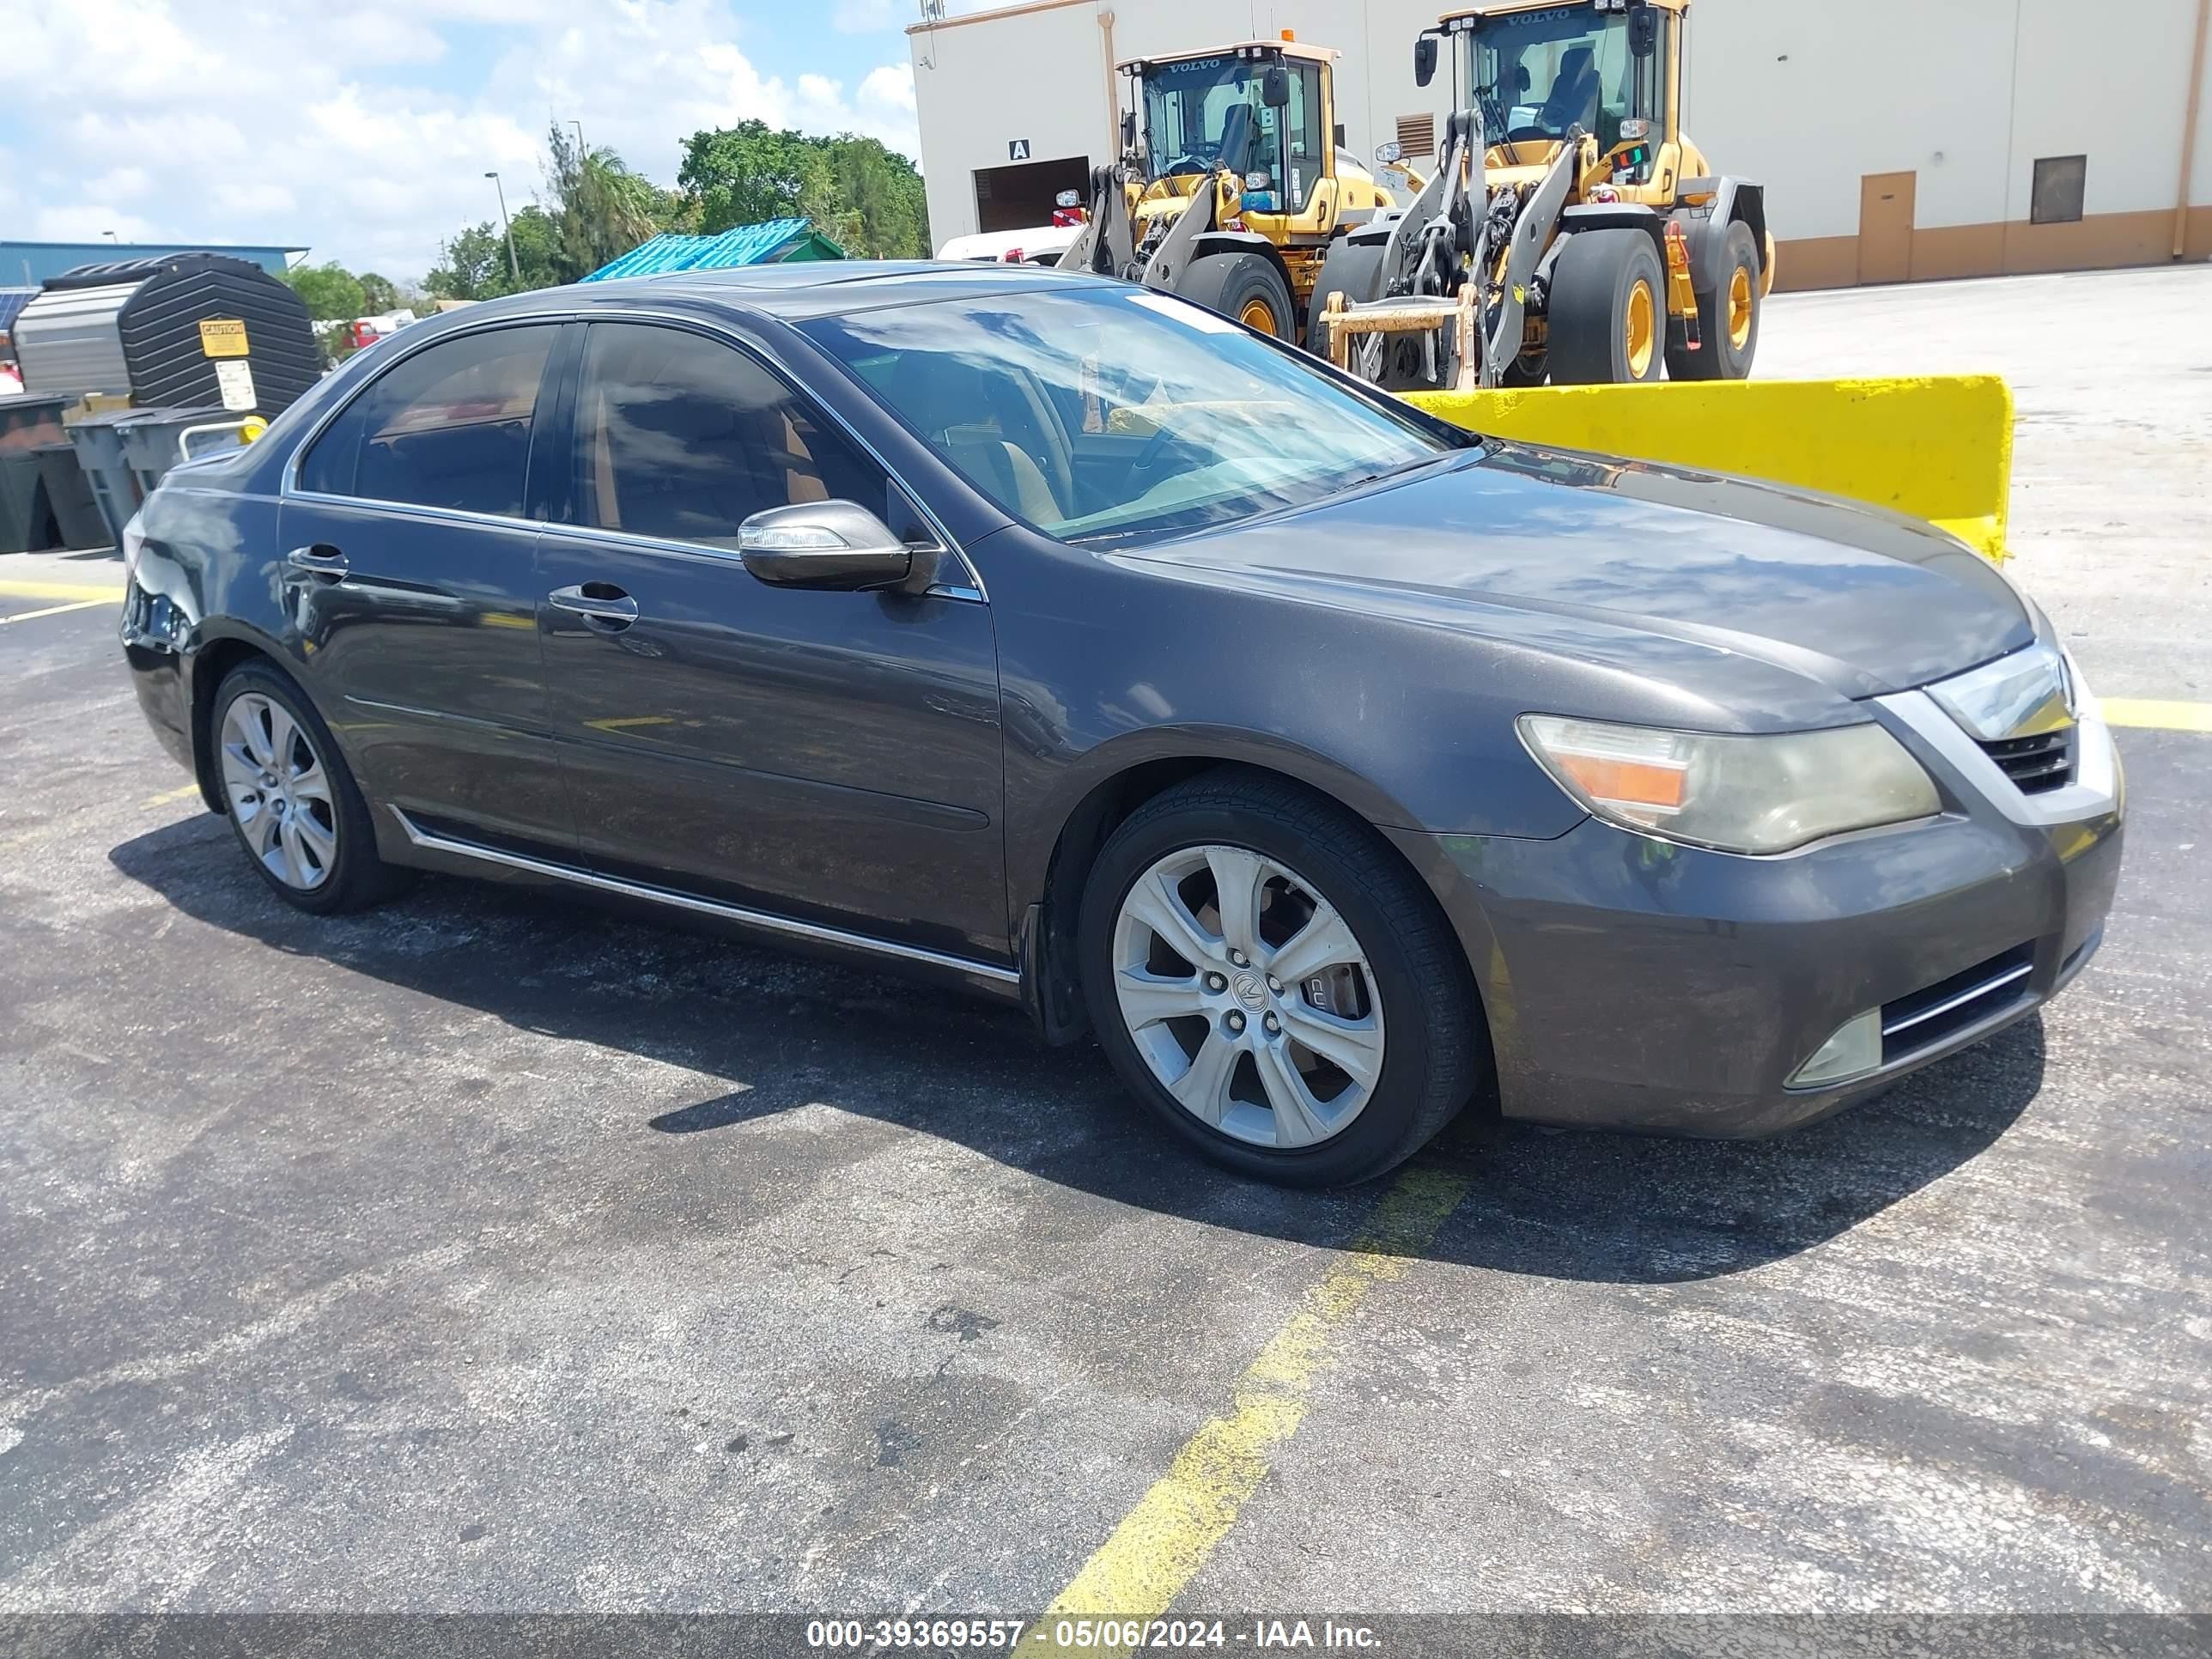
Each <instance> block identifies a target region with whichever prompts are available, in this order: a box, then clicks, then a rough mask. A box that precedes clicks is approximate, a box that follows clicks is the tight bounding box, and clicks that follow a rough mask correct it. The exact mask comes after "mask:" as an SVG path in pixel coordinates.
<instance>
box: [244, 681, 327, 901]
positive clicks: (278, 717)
mask: <svg viewBox="0 0 2212 1659" xmlns="http://www.w3.org/2000/svg"><path fill="white" fill-rule="evenodd" d="M222 787H223V793H224V794H225V795H226V796H227V797H228V799H229V802H230V815H231V817H232V819H233V821H234V822H235V823H237V825H238V829H239V834H240V836H243V837H244V838H245V841H246V849H247V851H249V852H251V853H252V854H253V856H254V857H255V858H257V859H258V860H261V865H262V867H263V868H264V869H265V870H267V871H268V872H269V873H270V875H272V876H274V877H275V878H276V879H277V880H278V881H280V882H282V883H283V884H284V885H285V886H287V887H289V888H291V889H293V890H295V891H297V892H302V893H309V892H313V890H315V889H316V888H318V887H320V886H321V885H322V884H324V883H325V881H327V880H329V879H330V875H331V870H332V868H333V867H334V866H336V865H337V856H338V814H337V802H336V800H335V799H332V796H331V781H330V775H329V773H328V772H327V771H325V769H324V766H323V758H322V757H321V756H320V755H319V754H317V753H316V752H315V745H314V741H313V738H310V737H309V736H308V735H307V729H306V728H305V727H304V726H301V724H300V722H299V721H298V720H295V719H294V718H293V717H292V715H291V714H290V712H289V710H287V709H286V708H284V706H283V704H282V703H280V702H276V699H274V698H273V697H268V696H263V695H262V694H261V693H260V692H258V691H248V692H246V693H245V694H244V695H242V696H239V697H236V698H234V699H233V701H232V702H231V705H230V707H229V708H227V709H226V710H224V711H223V716H222Z"/></svg>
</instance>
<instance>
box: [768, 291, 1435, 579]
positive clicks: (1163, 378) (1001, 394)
mask: <svg viewBox="0 0 2212 1659" xmlns="http://www.w3.org/2000/svg"><path fill="white" fill-rule="evenodd" d="M799 326H800V328H801V329H802V331H804V332H805V334H806V336H807V337H809V338H810V339H811V340H813V341H814V342H815V343H817V344H818V345H820V346H821V347H822V348H823V349H824V350H826V351H828V352H829V354H830V355H831V356H834V357H836V358H837V359H838V360H839V361H840V362H842V363H843V364H844V365H845V366H846V367H847V368H849V369H850V370H851V371H852V372H853V373H854V375H855V376H857V377H858V378H859V379H860V381H861V382H862V383H863V384H864V385H866V386H867V387H868V388H869V389H870V390H871V391H872V392H874V394H875V395H876V397H877V398H878V401H880V402H881V403H883V404H884V405H885V406H886V407H887V408H889V409H890V411H891V412H892V413H893V414H894V415H896V416H897V417H898V418H899V419H900V420H901V421H902V422H904V423H905V424H906V425H907V426H908V427H909V428H912V429H913V430H914V432H915V434H916V435H918V436H920V437H921V439H922V441H924V442H926V443H927V444H929V445H930V446H931V447H933V448H934V449H935V450H936V451H937V452H938V453H939V454H940V455H941V456H943V457H944V458H945V461H946V462H947V463H948V464H950V465H951V466H952V468H953V469H954V470H955V471H957V472H958V473H959V474H960V475H961V476H962V477H964V478H966V479H967V480H968V482H969V483H971V484H973V485H974V486H975V488H976V489H979V490H981V492H982V493H983V494H984V495H987V496H989V497H990V498H991V500H993V501H995V502H997V503H998V505H999V506H1000V507H1003V508H1004V509H1005V510H1006V512H1007V513H1012V515H1013V516H1014V517H1016V518H1018V519H1022V520H1026V521H1027V522H1028V523H1030V524H1031V525H1034V526H1036V528H1038V529H1039V530H1042V531H1043V532H1046V533H1047V534H1048V535H1052V536H1057V537H1060V538H1062V539H1063V540H1067V541H1079V542H1082V541H1102V540H1114V541H1120V540H1127V539H1131V538H1137V537H1141V536H1149V535H1157V534H1162V533H1170V532H1178V531H1182V530H1188V529H1194V528H1196V527H1199V526H1205V525H1212V524H1221V523H1225V522H1228V521H1231V520H1237V519H1243V518H1249V517H1250V516H1252V515H1253V514H1255V513H1266V512H1271V511H1273V510H1276V509H1279V508H1282V507H1299V506H1303V505H1304V504H1305V503H1307V502H1310V501H1319V500H1321V499H1322V497H1323V496H1326V495H1334V494H1336V493H1337V492H1339V491H1340V490H1343V489H1348V488H1350V487H1351V486H1352V485H1353V484H1355V483H1361V482H1364V480H1366V479H1369V478H1372V477H1376V476H1377V475H1379V474H1383V473H1387V472H1392V471H1398V470H1400V469H1402V468H1406V467H1409V466H1413V465H1418V464H1419V463H1420V462H1423V461H1426V460H1431V459H1435V458H1437V456H1440V455H1443V454H1449V453H1453V452H1455V450H1456V449H1458V448H1461V447H1463V446H1462V445H1461V444H1459V443H1457V442H1455V440H1453V439H1452V438H1450V437H1449V436H1446V435H1443V434H1441V433H1436V432H1432V431H1431V429H1430V428H1427V427H1426V426H1425V425H1424V424H1421V423H1419V422H1417V420H1416V418H1415V417H1413V416H1409V415H1408V416H1401V415H1398V414H1395V413H1394V412H1392V411H1390V410H1388V409H1386V408H1383V407H1382V406H1380V405H1378V404H1373V403H1370V402H1368V401H1367V400H1366V399H1365V398H1362V397H1360V396H1359V395H1358V394H1357V393H1356V392H1351V391H1349V390H1347V389H1346V388H1345V387H1344V386H1340V384H1338V383H1337V382H1336V381H1334V380H1331V379H1329V378H1328V376H1327V375H1325V374H1323V373H1322V371H1321V370H1320V369H1319V368H1318V367H1316V366H1312V365H1310V364H1309V363H1308V362H1306V361H1305V360H1304V359H1302V358H1301V357H1300V356H1298V355H1297V353H1295V352H1291V351H1288V350H1285V349H1281V348H1279V347H1277V346H1274V345H1272V344H1269V343H1267V342H1265V341H1262V340H1261V339H1259V338H1258V337H1255V336H1254V335H1251V334H1249V333H1247V332H1246V331H1244V330H1243V329H1241V328H1239V327H1238V326H1237V325H1236V324H1234V323H1231V322H1229V321H1228V320H1226V319H1224V318H1221V317H1218V316H1216V315H1214V313H1212V312H1210V311H1204V310H1201V309H1200V308H1199V307H1196V306H1193V305H1190V304H1188V303H1187V302H1186V301H1182V300H1177V299H1174V298H1172V297H1170V296H1169V295H1163V294H1153V293H1149V292H1146V291H1144V290H1141V289H1127V288H1119V287H1115V288H1109V287H1105V286H1103V285H1102V286H1099V287H1096V288H1091V287H1085V288H1079V289H1044V290H1042V291H1038V292H1033V293H1016V294H1005V295H988V296H979V297H976V298H974V299H965V300H945V301H936V302H934V303H931V304H925V305H916V306H905V307H887V308H885V309H884V310H880V311H867V312H860V313H855V314H854V315H850V316H844V317H825V318H821V319H817V320H814V321H811V322H807V323H804V324H801V325H799Z"/></svg>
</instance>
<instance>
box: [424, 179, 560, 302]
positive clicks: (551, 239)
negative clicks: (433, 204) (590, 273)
mask: <svg viewBox="0 0 2212 1659" xmlns="http://www.w3.org/2000/svg"><path fill="white" fill-rule="evenodd" d="M512 223H513V230H514V254H515V260H516V262H517V263H519V264H520V266H521V271H522V274H521V276H520V280H517V278H516V276H515V275H514V273H513V270H511V269H510V267H509V264H508V260H507V235H506V233H505V232H504V231H502V230H501V228H500V226H499V224H498V222H496V221H495V220H490V219H486V220H483V222H480V223H477V224H473V225H471V226H470V227H469V228H467V229H465V230H464V231H462V232H461V233H460V234H459V235H457V236H455V237H453V238H452V239H451V240H448V241H447V242H446V243H445V244H444V246H442V247H441V248H440V249H439V260H438V263H437V264H436V265H435V266H433V267H432V268H431V271H430V274H429V276H427V277H425V278H424V279H423V284H422V285H423V287H424V289H427V290H428V295H429V297H430V298H432V299H435V300H492V299H496V298H498V297H499V296H500V295H502V294H518V293H520V292H522V291H523V290H524V289H535V288H552V287H554V286H556V284H558V283H565V282H568V281H569V280H571V279H570V276H569V274H568V264H567V261H566V260H565V259H564V258H562V253H561V239H560V233H559V231H558V229H557V228H556V227H555V225H554V222H553V221H552V219H551V217H550V216H549V215H548V214H547V213H546V211H545V210H544V208H541V207H539V206H538V204H536V203H534V202H533V203H532V204H530V205H529V206H528V207H526V208H524V209H523V210H522V211H521V212H520V213H518V214H516V215H515V216H514V217H513V221H512Z"/></svg>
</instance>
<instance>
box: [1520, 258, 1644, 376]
mask: <svg viewBox="0 0 2212 1659" xmlns="http://www.w3.org/2000/svg"><path fill="white" fill-rule="evenodd" d="M1666 295H1667V279H1666V275H1665V273H1664V272H1663V271H1662V270H1660V268H1659V253H1658V250H1657V249H1656V248H1655V247H1653V246H1652V245H1651V239H1650V237H1649V236H1647V235H1645V234H1644V233H1643V232H1642V231H1640V230H1620V229H1615V230H1585V231H1582V232H1579V233H1578V234H1575V235H1573V236H1570V237H1569V238H1568V239H1567V245H1566V246H1565V247H1563V248H1561V249H1560V250H1559V263H1558V264H1556V265H1555V266H1553V270H1552V300H1551V330H1550V338H1549V342H1548V347H1549V349H1548V350H1547V354H1546V356H1547V362H1548V366H1549V368H1550V369H1551V371H1552V384H1553V385H1554V386H1605V385H1609V384H1610V385H1622V384H1627V383H1632V382H1635V381H1638V380H1657V379H1658V378H1659V371H1660V368H1661V367H1662V364H1663V363H1664V362H1665V356H1666V345H1667V299H1666Z"/></svg>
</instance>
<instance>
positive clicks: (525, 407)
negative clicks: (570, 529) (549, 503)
mask: <svg viewBox="0 0 2212 1659" xmlns="http://www.w3.org/2000/svg"><path fill="white" fill-rule="evenodd" d="M555 333H556V330H555V329H553V328H550V327H544V328H501V329H493V330H489V331H486V332H484V333H482V334H468V335H464V336H462V337H460V338H459V339H455V340H447V341H445V342H443V343H441V344H438V345H434V346H431V347H429V348H428V349H427V350H423V351H419V352H417V353H416V354H415V355H414V356H411V357H410V358H408V359H407V360H406V361H405V362H403V363H401V364H399V365H398V367H397V368H393V369H392V370H390V371H389V372H388V373H386V374H382V375H380V376H379V377H378V378H377V379H376V380H374V382H373V383H371V385H370V386H369V387H368V390H367V391H366V392H362V394H361V395H360V396H359V397H358V398H355V399H354V400H353V402H352V403H351V404H349V405H347V408H346V410H345V413H344V414H343V415H341V416H338V418H337V420H336V421H334V422H331V426H330V428H328V430H326V431H325V433H324V434H323V435H322V436H321V437H319V438H318V439H317V440H316V441H315V444H314V447H313V448H312V449H310V450H309V451H308V452H307V458H306V459H304V460H303V461H301V464H300V488H301V489H312V490H319V491H321V492H323V493H325V494H326V495H357V496H362V497H365V498H367V499H368V500H371V501H404V502H407V503H410V504H411V505H414V506H417V507H454V508H457V509H459V510H461V511H464V512H469V513H504V514H506V515H507V516H509V517H514V518H519V517H520V516H521V513H522V499H523V483H524V479H525V476H526V473H527V472H528V471H529V465H530V423H531V417H532V411H533V410H535V408H536V406H537V403H538V381H539V380H540V379H541V378H542V377H543V375H544V371H545V360H546V356H547V354H548V353H549V352H550V350H551V349H552V343H553V338H554V335H555Z"/></svg>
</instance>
